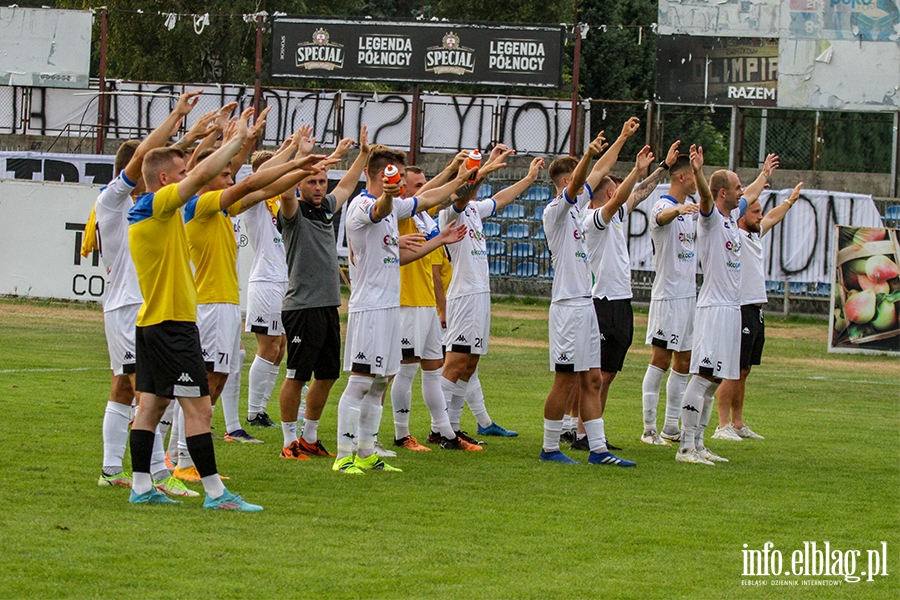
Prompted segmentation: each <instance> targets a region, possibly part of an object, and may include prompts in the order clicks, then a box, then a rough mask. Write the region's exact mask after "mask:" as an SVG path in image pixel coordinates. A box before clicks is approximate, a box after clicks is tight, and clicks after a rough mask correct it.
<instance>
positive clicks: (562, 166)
mask: <svg viewBox="0 0 900 600" xmlns="http://www.w3.org/2000/svg"><path fill="white" fill-rule="evenodd" d="M577 166H578V159H577V158H575V157H574V156H563V157H561V158H557V159H556V160H554V161H553V162H552V163H550V169H549V171H550V180H551V181H553V183H555V184H556V185H559V179H560V177H562V176H563V175H565V174H566V173H571V172H572V171H574V170H575V167H577Z"/></svg>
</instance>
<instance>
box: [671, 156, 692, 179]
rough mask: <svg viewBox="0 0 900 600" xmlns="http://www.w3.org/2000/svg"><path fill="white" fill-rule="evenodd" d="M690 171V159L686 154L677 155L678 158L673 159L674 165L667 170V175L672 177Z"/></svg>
mask: <svg viewBox="0 0 900 600" xmlns="http://www.w3.org/2000/svg"><path fill="white" fill-rule="evenodd" d="M690 170H691V157H690V156H688V155H687V154H679V155H678V158H676V159H675V164H674V165H672V166H671V167H670V168H669V173H671V174H672V175H674V174H676V173H683V172H685V171H690Z"/></svg>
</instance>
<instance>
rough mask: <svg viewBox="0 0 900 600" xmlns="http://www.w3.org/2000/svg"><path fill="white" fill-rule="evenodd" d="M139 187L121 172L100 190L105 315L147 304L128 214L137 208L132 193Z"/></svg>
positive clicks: (99, 230)
mask: <svg viewBox="0 0 900 600" xmlns="http://www.w3.org/2000/svg"><path fill="white" fill-rule="evenodd" d="M135 185H136V184H134V183H131V182H130V181H127V180H126V179H125V173H124V172H123V173H120V174H119V176H118V177H116V178H115V179H113V180H112V181H111V182H109V185H107V186H106V187H104V188H103V189H101V190H100V195H99V196H98V197H97V204H96V205H95V206H94V212H95V213H96V215H97V239H98V242H99V246H100V257H101V259H102V260H103V266H104V267H106V287H105V288H104V292H103V311H104V312H108V311H111V310H115V309H117V308H121V307H123V306H130V305H132V304H141V303H142V302H143V301H144V300H143V296H141V286H140V285H139V284H138V278H137V271H135V269H134V261H133V260H132V259H131V251H130V250H129V247H128V211H129V210H130V209H131V207H132V206H134V201H133V200H132V199H131V192H132V191H134V187H135Z"/></svg>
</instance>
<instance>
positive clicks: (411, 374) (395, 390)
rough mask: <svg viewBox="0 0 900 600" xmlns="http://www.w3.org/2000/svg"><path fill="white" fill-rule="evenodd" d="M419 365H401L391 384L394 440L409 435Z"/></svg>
mask: <svg viewBox="0 0 900 600" xmlns="http://www.w3.org/2000/svg"><path fill="white" fill-rule="evenodd" d="M418 370H419V363H409V364H405V365H404V364H402V365H400V371H399V372H398V373H397V375H396V376H395V377H394V381H393V383H392V384H391V409H392V410H393V411H394V439H395V440H400V439H403V438H405V437H406V436H408V435H409V411H410V410H411V409H412V386H413V379H415V377H416V372H417V371H418Z"/></svg>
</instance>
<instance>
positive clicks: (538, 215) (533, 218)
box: [528, 204, 545, 221]
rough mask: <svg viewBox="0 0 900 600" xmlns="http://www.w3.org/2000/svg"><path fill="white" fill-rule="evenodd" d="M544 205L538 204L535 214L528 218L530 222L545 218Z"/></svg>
mask: <svg viewBox="0 0 900 600" xmlns="http://www.w3.org/2000/svg"><path fill="white" fill-rule="evenodd" d="M544 207H545V205H544V204H538V205H537V206H535V207H534V214H533V215H531V216H530V217H528V220H529V221H540V220H541V219H543V218H544Z"/></svg>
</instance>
